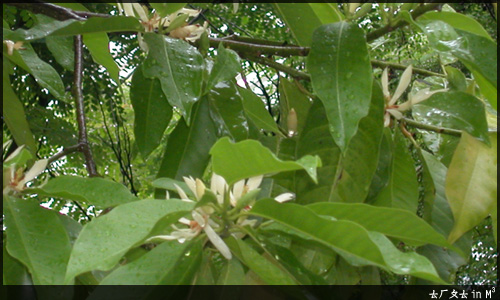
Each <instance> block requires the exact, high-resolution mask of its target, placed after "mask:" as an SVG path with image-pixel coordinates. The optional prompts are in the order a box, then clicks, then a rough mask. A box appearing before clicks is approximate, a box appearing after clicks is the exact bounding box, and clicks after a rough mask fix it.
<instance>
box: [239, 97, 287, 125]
mask: <svg viewBox="0 0 500 300" xmlns="http://www.w3.org/2000/svg"><path fill="white" fill-rule="evenodd" d="M238 92H239V94H240V95H241V99H242V101H243V109H244V110H245V114H246V115H247V116H248V118H249V119H250V120H252V121H253V123H254V124H255V125H256V126H257V127H258V128H259V129H262V130H265V131H269V132H274V133H276V134H280V131H279V129H278V125H276V122H275V121H274V119H273V118H272V117H271V115H270V114H269V112H268V111H267V109H266V106H265V105H264V102H262V100H261V99H260V98H259V97H258V96H257V95H255V94H254V93H253V92H252V91H250V90H247V89H244V88H240V87H238Z"/></svg>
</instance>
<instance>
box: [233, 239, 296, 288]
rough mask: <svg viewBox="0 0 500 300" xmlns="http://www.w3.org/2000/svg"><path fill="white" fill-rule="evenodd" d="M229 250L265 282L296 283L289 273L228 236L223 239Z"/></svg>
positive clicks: (245, 244) (242, 242)
mask: <svg viewBox="0 0 500 300" xmlns="http://www.w3.org/2000/svg"><path fill="white" fill-rule="evenodd" d="M224 241H225V242H226V244H227V245H228V247H229V249H231V252H232V253H233V254H234V255H235V256H236V257H237V258H238V259H239V260H240V261H241V262H243V263H244V264H245V265H246V266H247V267H249V268H250V270H252V271H254V272H255V273H256V274H257V275H258V276H259V277H260V278H262V280H264V281H265V282H266V283H267V284H277V285H294V284H297V283H296V282H295V280H294V279H293V278H292V277H290V275H289V274H287V273H286V272H284V271H283V270H282V269H280V268H279V267H277V266H275V265H274V264H272V263H271V262H270V261H269V260H267V259H266V258H264V257H263V256H261V255H260V254H259V252H257V251H256V250H254V249H253V248H252V247H250V246H249V245H248V244H247V243H245V242H244V241H242V240H240V239H235V238H234V237H232V236H230V237H228V238H226V239H224Z"/></svg>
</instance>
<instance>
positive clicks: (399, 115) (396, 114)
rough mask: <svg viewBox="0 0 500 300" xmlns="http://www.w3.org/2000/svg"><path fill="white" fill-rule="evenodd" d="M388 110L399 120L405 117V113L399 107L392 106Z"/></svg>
mask: <svg viewBox="0 0 500 300" xmlns="http://www.w3.org/2000/svg"><path fill="white" fill-rule="evenodd" d="M387 112H388V113H390V114H391V115H393V116H394V118H396V119H397V120H400V119H401V118H402V117H403V114H402V113H401V112H400V111H399V110H397V109H393V108H390V109H388V110H387Z"/></svg>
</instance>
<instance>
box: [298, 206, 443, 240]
mask: <svg viewBox="0 0 500 300" xmlns="http://www.w3.org/2000/svg"><path fill="white" fill-rule="evenodd" d="M307 207H308V208H310V209H311V210H312V211H314V212H315V213H317V214H318V215H327V216H332V217H334V218H336V219H339V220H348V221H352V222H355V223H358V224H359V225H361V226H363V227H364V228H366V229H367V230H369V231H376V232H380V233H383V234H385V235H387V236H391V237H395V238H398V239H400V240H403V241H404V242H406V243H408V244H410V245H413V246H420V245H423V244H435V245H439V246H442V247H451V245H450V244H449V243H448V242H447V241H446V238H444V236H442V235H441V234H439V233H437V232H436V231H435V230H434V229H433V228H432V227H431V226H430V225H429V224H428V223H426V222H425V221H424V220H422V219H421V218H419V217H417V215H415V214H413V213H411V212H409V211H407V210H404V209H400V208H389V207H376V206H372V205H367V204H363V203H352V204H351V203H331V202H330V203H327V202H319V203H313V204H311V205H308V206H307Z"/></svg>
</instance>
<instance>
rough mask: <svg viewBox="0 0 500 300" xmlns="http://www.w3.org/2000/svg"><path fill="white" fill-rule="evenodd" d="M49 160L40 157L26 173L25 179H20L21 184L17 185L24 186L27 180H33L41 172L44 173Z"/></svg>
mask: <svg viewBox="0 0 500 300" xmlns="http://www.w3.org/2000/svg"><path fill="white" fill-rule="evenodd" d="M48 162H49V161H48V160H47V159H40V160H37V161H36V162H35V163H34V164H33V166H32V167H31V169H30V170H29V171H28V172H26V174H24V178H23V180H21V181H19V184H18V185H17V186H18V187H19V188H22V187H23V186H24V184H26V182H28V181H31V180H33V179H34V178H35V177H37V176H38V175H39V174H40V173H42V172H43V171H44V170H45V168H46V167H47V163H48Z"/></svg>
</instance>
